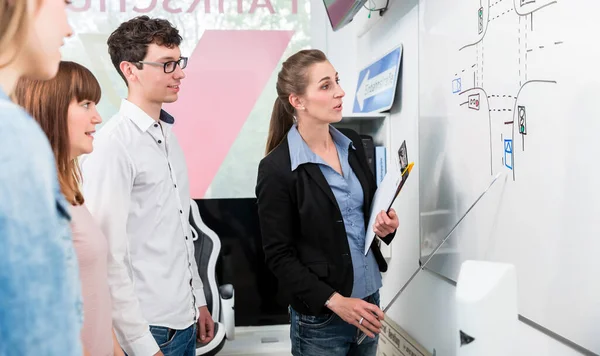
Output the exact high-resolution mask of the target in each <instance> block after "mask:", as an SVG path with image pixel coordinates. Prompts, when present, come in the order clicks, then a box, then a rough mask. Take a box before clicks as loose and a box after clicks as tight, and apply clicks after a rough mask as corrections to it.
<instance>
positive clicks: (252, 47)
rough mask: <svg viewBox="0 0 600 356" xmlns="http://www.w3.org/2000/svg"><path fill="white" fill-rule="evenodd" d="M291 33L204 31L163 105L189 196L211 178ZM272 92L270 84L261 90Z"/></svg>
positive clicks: (205, 186)
mask: <svg viewBox="0 0 600 356" xmlns="http://www.w3.org/2000/svg"><path fill="white" fill-rule="evenodd" d="M293 34H294V31H258V30H207V31H206V32H204V34H203V36H202V38H201V39H200V41H199V42H198V45H197V46H196V48H195V50H194V52H193V53H192V55H191V56H190V60H189V63H188V67H187V68H186V70H185V73H186V78H185V79H184V80H183V81H182V84H181V91H180V92H179V100H177V102H175V103H173V104H170V105H165V107H164V108H165V110H167V111H168V112H169V113H171V114H172V115H173V116H174V117H175V126H174V131H175V133H176V135H177V137H178V139H179V142H180V143H181V145H182V147H183V150H184V152H185V155H186V161H187V165H188V170H189V176H190V185H191V195H192V198H202V197H204V194H205V192H206V190H207V189H208V186H209V185H210V183H211V182H212V180H213V179H214V177H215V175H216V173H217V171H218V169H219V167H220V166H221V164H222V163H223V160H224V159H225V156H226V155H227V152H228V151H229V149H230V148H231V146H232V144H233V142H234V141H235V139H236V137H237V135H238V134H239V132H240V129H241V128H242V125H243V124H244V122H245V121H246V120H247V119H248V116H249V115H250V112H251V111H252V109H253V107H254V105H255V104H256V101H257V100H258V97H259V96H260V94H261V93H262V91H263V90H265V85H266V83H267V81H268V80H269V77H270V76H271V74H272V73H273V71H274V70H275V68H276V67H277V64H278V63H279V61H280V60H281V57H282V55H283V52H284V51H285V49H286V48H287V46H288V44H289V42H290V40H291V39H292V36H293ZM267 90H273V92H275V88H267Z"/></svg>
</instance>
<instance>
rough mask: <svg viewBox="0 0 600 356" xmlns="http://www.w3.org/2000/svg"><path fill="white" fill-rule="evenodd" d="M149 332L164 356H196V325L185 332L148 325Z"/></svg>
mask: <svg viewBox="0 0 600 356" xmlns="http://www.w3.org/2000/svg"><path fill="white" fill-rule="evenodd" d="M150 332H151V333H152V336H154V340H156V343H158V346H159V347H160V351H162V353H163V354H164V355H165V356H196V323H194V325H191V326H190V327H189V328H187V329H185V330H174V329H169V328H166V327H164V326H154V325H150Z"/></svg>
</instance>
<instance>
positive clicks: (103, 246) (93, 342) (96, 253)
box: [71, 205, 114, 356]
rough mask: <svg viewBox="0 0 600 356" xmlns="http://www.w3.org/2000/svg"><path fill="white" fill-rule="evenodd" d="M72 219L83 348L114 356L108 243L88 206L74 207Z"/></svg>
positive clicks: (94, 355)
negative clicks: (81, 297)
mask: <svg viewBox="0 0 600 356" xmlns="http://www.w3.org/2000/svg"><path fill="white" fill-rule="evenodd" d="M71 215H72V221H71V228H72V229H73V241H74V244H75V251H76V253H77V258H78V260H79V277H80V279H81V289H82V294H83V330H82V332H81V335H82V339H83V345H84V347H85V349H86V350H87V351H88V352H89V353H90V356H112V355H113V351H114V349H113V339H112V317H111V298H110V291H109V288H108V241H107V240H106V237H105V236H104V234H103V233H102V231H101V230H100V227H99V226H98V224H97V223H96V222H95V221H94V219H93V218H92V215H91V214H90V212H89V211H88V209H87V208H86V207H85V205H80V206H71Z"/></svg>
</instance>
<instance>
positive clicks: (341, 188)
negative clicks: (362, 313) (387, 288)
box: [287, 125, 382, 298]
mask: <svg viewBox="0 0 600 356" xmlns="http://www.w3.org/2000/svg"><path fill="white" fill-rule="evenodd" d="M329 133H330V134H331V137H332V138H333V142H334V143H335V146H336V149H337V152H338V157H339V159H340V164H341V166H342V173H343V175H340V174H339V173H338V172H336V171H335V169H333V168H332V167H331V166H330V165H328V164H327V163H326V162H325V161H324V160H323V159H322V158H321V157H319V156H318V155H317V154H315V153H314V152H313V151H311V149H310V148H309V147H308V145H307V144H306V142H305V141H304V139H302V136H300V133H299V132H298V128H297V126H296V125H294V126H292V128H291V129H290V131H289V132H288V134H287V139H288V145H289V147H290V160H291V164H292V171H293V170H295V169H296V168H298V166H300V165H301V164H305V163H314V164H317V165H318V166H319V168H320V169H321V172H322V173H323V175H324V176H325V179H326V180H327V183H329V187H330V188H331V190H332V192H333V195H334V196H335V199H336V201H337V204H338V206H339V208H340V212H341V213H342V218H343V220H344V227H345V228H346V234H347V236H348V244H349V246H350V254H351V257H352V266H353V267H354V285H353V287H352V295H351V297H353V298H365V297H368V296H369V295H371V294H373V293H375V292H376V291H377V290H379V288H381V285H382V282H381V273H379V267H378V265H377V261H376V260H375V256H374V255H373V252H372V251H371V250H370V249H369V252H368V253H367V255H366V256H365V254H364V253H363V251H364V247H365V219H364V213H363V204H364V198H363V190H362V186H361V185H360V181H359V180H358V178H357V177H356V175H355V174H354V171H353V170H352V168H351V167H350V163H349V162H348V150H349V149H350V148H351V149H355V148H354V146H353V144H352V140H350V139H349V138H348V137H346V136H345V135H344V134H342V133H341V132H339V131H338V130H337V129H336V128H334V127H333V126H329Z"/></svg>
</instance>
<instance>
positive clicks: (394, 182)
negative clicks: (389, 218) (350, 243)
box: [364, 141, 414, 255]
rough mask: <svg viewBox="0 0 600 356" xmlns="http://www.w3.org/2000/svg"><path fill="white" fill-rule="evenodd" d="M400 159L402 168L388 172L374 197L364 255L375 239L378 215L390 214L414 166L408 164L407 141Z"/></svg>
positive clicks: (402, 146)
mask: <svg viewBox="0 0 600 356" xmlns="http://www.w3.org/2000/svg"><path fill="white" fill-rule="evenodd" d="M398 159H399V163H400V168H399V169H396V167H394V168H392V169H390V170H388V172H387V173H386V175H385V177H384V178H383V181H382V182H381V183H380V185H379V187H378V188H377V191H376V192H375V196H374V197H373V204H372V205H371V216H370V218H369V224H368V226H367V229H366V235H365V249H364V254H365V255H366V254H367V252H368V251H369V248H370V247H371V243H372V242H373V240H374V239H375V233H374V232H373V226H374V225H375V221H376V219H377V214H378V213H379V212H380V211H382V210H383V211H385V212H386V213H389V211H390V209H391V208H392V205H393V204H394V201H395V200H396V197H397V196H398V194H399V193H400V190H402V187H403V186H404V183H405V182H406V180H407V179H408V176H409V174H410V171H411V170H412V168H413V166H414V162H410V163H408V154H407V151H406V141H404V142H402V145H401V146H400V149H398Z"/></svg>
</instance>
